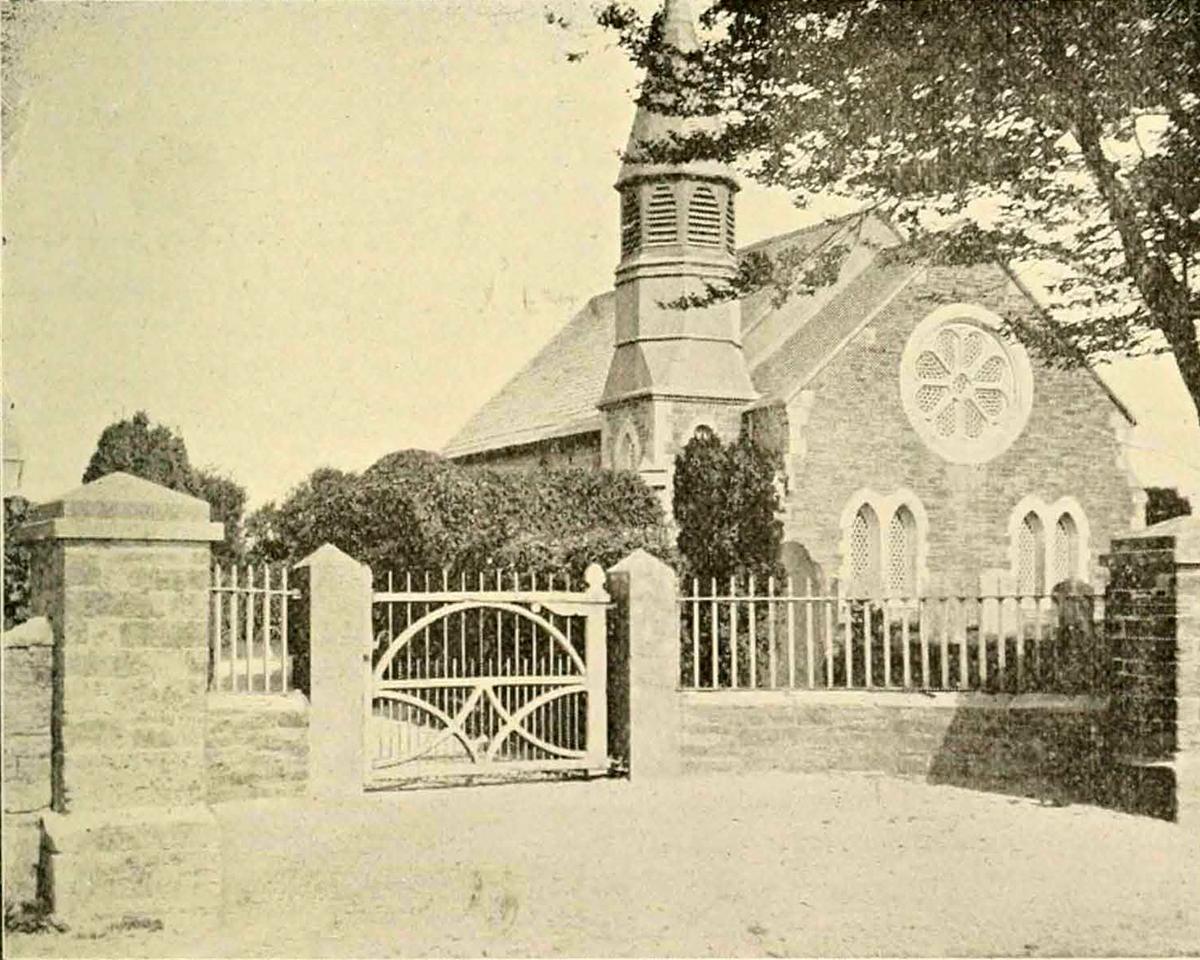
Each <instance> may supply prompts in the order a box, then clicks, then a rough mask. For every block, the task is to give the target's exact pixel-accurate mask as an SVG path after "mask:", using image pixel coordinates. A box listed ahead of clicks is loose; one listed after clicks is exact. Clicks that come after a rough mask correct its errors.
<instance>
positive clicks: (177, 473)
mask: <svg viewBox="0 0 1200 960" xmlns="http://www.w3.org/2000/svg"><path fill="white" fill-rule="evenodd" d="M118 471H121V472H124V473H129V474H132V475H133V476H135V477H141V478H142V479H144V480H150V481H152V482H154V483H158V484H162V486H164V487H167V488H169V489H171V490H179V491H180V492H182V493H188V494H191V495H192V496H194V497H199V498H200V499H201V500H205V501H207V502H208V504H209V506H210V507H211V508H212V513H211V516H212V518H213V520H216V521H218V522H219V523H222V524H224V525H225V539H224V541H222V542H221V543H219V544H216V545H215V546H214V547H213V552H214V554H215V555H216V556H217V557H218V558H220V559H222V560H229V559H232V558H234V557H236V556H237V555H238V554H239V553H240V551H241V530H242V513H243V511H244V510H245V508H246V490H245V488H244V487H242V486H241V485H240V484H238V483H237V481H235V480H233V479H231V478H230V477H227V476H224V475H222V474H221V473H220V472H218V471H217V470H215V469H212V468H205V469H197V468H194V467H193V466H192V464H191V461H190V460H189V459H188V452H187V445H186V444H185V443H184V441H183V437H181V436H179V435H178V434H177V433H175V432H174V431H173V430H171V428H170V427H167V426H164V425H162V424H152V423H151V422H150V415H149V414H148V413H146V411H145V410H139V411H138V412H137V413H135V414H134V415H133V416H132V417H130V418H129V419H127V420H118V421H117V422H116V423H113V424H109V426H107V427H105V428H104V430H103V431H102V432H101V434H100V439H99V440H98V441H97V443H96V450H95V452H94V453H93V454H92V458H91V460H89V461H88V465H87V469H85V470H84V472H83V482H84V483H91V482H92V481H93V480H99V479H100V478H101V477H104V476H107V475H108V474H110V473H116V472H118Z"/></svg>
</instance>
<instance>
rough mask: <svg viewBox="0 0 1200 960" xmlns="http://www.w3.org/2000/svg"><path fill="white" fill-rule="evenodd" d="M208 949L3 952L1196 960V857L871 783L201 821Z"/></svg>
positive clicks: (1082, 824) (414, 795) (369, 803)
mask: <svg viewBox="0 0 1200 960" xmlns="http://www.w3.org/2000/svg"><path fill="white" fill-rule="evenodd" d="M216 812H217V816H218V819H219V820H220V822H221V825H222V830H223V837H224V840H223V843H224V863H225V884H224V897H225V909H226V915H227V916H226V923H225V928H224V929H225V932H224V933H222V934H219V935H216V936H212V937H209V938H207V939H205V940H204V941H202V942H197V941H195V940H192V941H187V940H184V939H181V938H180V937H179V936H178V935H173V934H172V933H171V931H164V932H161V933H145V932H135V933H122V934H115V933H114V934H109V935H107V936H105V937H102V938H100V939H82V938H80V937H79V936H77V935H75V934H73V933H71V932H67V933H65V934H59V935H39V936H17V937H12V938H10V940H9V943H8V949H9V952H10V955H13V956H34V955H77V956H83V955H87V956H98V955H105V956H137V955H141V956H178V955H190V956H255V957H259V956H261V957H273V956H286V957H298V956H330V957H337V956H401V955H426V954H432V955H455V956H456V955H471V956H484V955H486V956H506V955H517V956H525V955H539V956H544V955H568V956H570V955H575V956H579V955H585V956H587V955H591V956H595V955H688V956H709V955H719V956H726V955H738V956H743V955H744V956H763V955H767V956H786V955H806V956H813V955H856V956H861V955H881V954H882V955H955V956H965V955H998V954H1003V955H1021V954H1029V955H1125V956H1137V955H1178V954H1197V953H1200V859H1198V856H1200V838H1196V837H1185V836H1184V834H1183V832H1182V831H1181V829H1180V828H1179V827H1177V826H1174V825H1172V824H1168V823H1164V822H1160V821H1155V820H1150V819H1146V818H1140V817H1133V816H1129V815H1125V814H1120V813H1115V812H1112V811H1107V810H1101V809H1097V808H1093V807H1085V806H1066V807H1051V806H1041V805H1039V804H1037V803H1036V802H1033V801H1028V800H1018V799H1014V798H1011V797H1005V796H999V795H994V794H984V793H976V792H971V791H966V790H961V789H957V788H953V787H942V786H929V785H926V784H922V783H916V782H907V781H900V780H894V779H886V778H881V777H869V776H840V777H839V776H829V775H822V776H816V775H813V776H796V775H776V776H761V775H760V776H753V777H751V776H743V777H734V776H728V777H706V778H693V779H683V780H678V781H664V782H661V783H645V782H643V783H638V784H634V783H630V782H627V781H597V782H592V783H550V784H546V783H542V784H522V785H510V786H493V787H476V788H471V789H462V788H459V789H443V790H424V791H405V792H396V793H386V794H375V795H371V796H367V797H364V798H362V799H361V800H353V801H350V802H348V803H345V804H343V805H341V806H339V807H338V809H337V810H336V811H330V810H329V809H328V808H323V807H319V806H317V805H316V804H313V803H309V802H307V801H300V800H295V801H270V802H268V801H254V802H248V803H231V804H224V805H221V806H218V807H217V808H216Z"/></svg>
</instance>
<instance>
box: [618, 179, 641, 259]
mask: <svg viewBox="0 0 1200 960" xmlns="http://www.w3.org/2000/svg"><path fill="white" fill-rule="evenodd" d="M641 245H642V202H641V197H640V196H639V195H638V191H637V188H636V187H634V188H633V189H629V190H626V191H625V192H624V193H623V194H622V195H621V256H622V257H628V256H629V255H630V254H631V253H636V252H637V249H638V247H640V246H641Z"/></svg>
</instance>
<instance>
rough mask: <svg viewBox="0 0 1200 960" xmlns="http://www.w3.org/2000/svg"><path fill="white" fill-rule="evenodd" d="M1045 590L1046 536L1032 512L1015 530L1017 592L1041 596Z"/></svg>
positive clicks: (1023, 518) (1038, 519) (1040, 520)
mask: <svg viewBox="0 0 1200 960" xmlns="http://www.w3.org/2000/svg"><path fill="white" fill-rule="evenodd" d="M1045 589H1046V536H1045V530H1044V529H1043V527H1042V518H1041V517H1039V516H1038V515H1037V514H1036V513H1034V512H1033V511H1032V510H1031V511H1029V513H1027V514H1025V516H1024V517H1022V518H1021V525H1020V527H1018V528H1017V592H1018V593H1022V594H1027V595H1031V596H1034V595H1041V594H1042V593H1044V592H1045Z"/></svg>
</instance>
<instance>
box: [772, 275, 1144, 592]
mask: <svg viewBox="0 0 1200 960" xmlns="http://www.w3.org/2000/svg"><path fill="white" fill-rule="evenodd" d="M955 302H963V303H970V304H976V305H978V306H981V307H983V308H985V309H987V310H990V311H993V312H994V313H996V314H998V315H999V316H1001V317H1020V316H1021V315H1023V314H1026V313H1028V312H1029V311H1030V310H1031V309H1032V305H1031V304H1030V302H1029V300H1028V298H1027V297H1026V296H1025V294H1024V293H1023V292H1021V290H1020V289H1019V288H1018V287H1017V286H1016V285H1015V284H1014V283H1013V282H1012V281H1011V280H1010V279H1009V278H1008V276H1007V275H1006V274H1005V273H1004V272H1003V271H1002V270H1001V269H1000V268H999V267H997V266H993V265H982V266H979V267H974V268H966V267H929V268H928V269H927V271H926V272H925V275H924V276H923V277H920V278H918V279H917V280H915V281H914V282H912V283H910V284H909V285H908V286H907V287H905V288H904V289H903V290H902V291H901V292H900V293H899V294H898V295H897V296H896V297H895V299H894V300H892V301H891V302H890V303H889V304H888V305H887V306H886V307H885V308H884V309H883V311H881V313H880V314H879V315H878V316H877V317H876V318H875V319H874V320H873V321H872V322H871V323H870V324H868V325H867V326H866V327H865V328H864V329H863V330H862V331H860V332H859V333H858V334H857V335H856V336H855V337H854V339H853V340H852V341H851V342H850V343H848V344H847V345H846V347H845V348H844V349H843V350H842V351H841V352H839V353H838V354H837V355H836V356H835V357H834V358H833V359H832V360H831V361H830V363H829V364H828V365H827V366H826V367H825V368H824V369H823V370H821V371H820V372H819V373H818V374H817V376H816V377H815V378H814V379H813V380H812V382H811V383H810V384H809V385H808V387H807V388H806V390H805V391H804V392H803V393H802V394H801V395H800V396H799V397H797V398H796V400H795V402H793V403H791V404H789V406H788V408H787V411H786V416H787V418H788V419H789V420H794V421H796V422H794V423H789V424H787V425H785V424H783V423H780V422H779V419H780V416H781V414H782V411H781V410H780V409H779V408H778V407H775V408H772V409H771V410H770V411H769V412H764V413H758V414H755V415H754V416H752V420H753V421H754V426H755V428H756V431H757V432H758V433H759V434H760V435H761V436H762V437H763V438H764V440H766V439H768V438H773V440H774V443H775V444H776V445H777V446H781V447H782V449H781V452H782V453H783V454H784V455H785V456H787V457H788V458H789V462H790V465H791V476H790V491H791V492H790V497H789V501H788V513H787V517H786V538H787V539H789V540H796V541H798V542H800V543H803V544H804V545H805V546H806V547H807V548H808V549H809V551H810V552H811V553H812V555H813V557H814V559H815V560H816V561H817V562H818V563H820V564H821V565H822V567H823V568H824V569H825V570H826V571H827V572H829V573H830V574H831V575H833V576H836V575H837V572H838V569H839V567H840V564H841V559H842V558H841V557H840V542H841V537H842V531H841V529H840V525H839V521H840V517H841V514H842V511H843V510H844V509H845V508H846V506H847V503H848V501H849V499H850V497H851V495H852V494H854V493H855V492H856V491H859V490H861V489H863V488H867V487H869V488H871V489H872V490H874V491H875V492H876V493H877V494H879V495H881V496H887V495H891V494H893V493H894V492H896V491H897V490H899V489H901V488H908V489H910V490H911V491H912V492H913V493H915V494H916V496H917V497H918V498H919V500H920V502H921V503H922V504H923V506H924V509H925V512H926V514H927V515H928V521H929V530H928V570H929V574H930V582H929V584H928V589H930V590H932V591H934V592H941V591H943V590H950V591H953V590H957V589H960V588H961V589H968V590H974V589H977V588H978V586H979V579H978V578H979V573H980V572H981V571H982V570H984V569H989V568H1003V569H1005V570H1007V569H1009V566H1010V560H1009V552H1008V551H1009V534H1008V522H1009V517H1010V515H1011V513H1012V511H1013V508H1014V507H1015V506H1016V505H1017V502H1018V501H1019V500H1021V498H1022V497H1024V496H1026V495H1036V496H1038V497H1040V498H1042V499H1043V500H1044V501H1045V502H1046V503H1047V504H1049V503H1053V502H1054V501H1056V500H1057V499H1058V498H1060V497H1062V496H1073V497H1075V498H1076V499H1077V500H1078V501H1079V503H1080V505H1081V506H1082V509H1083V511H1084V513H1085V514H1086V517H1087V520H1088V523H1089V526H1090V537H1089V553H1090V557H1089V564H1088V566H1089V568H1090V572H1091V575H1092V582H1096V579H1095V577H1098V576H1099V575H1100V573H1101V571H1100V569H1099V565H1098V558H1099V556H1100V554H1101V553H1103V552H1104V551H1105V550H1106V549H1107V545H1108V542H1109V538H1110V537H1111V536H1113V535H1114V534H1119V533H1122V532H1126V531H1128V530H1130V529H1131V527H1133V526H1135V525H1137V524H1139V523H1140V520H1141V516H1140V510H1141V506H1140V503H1141V501H1140V499H1139V497H1140V490H1138V489H1136V488H1135V487H1134V486H1131V484H1132V478H1131V475H1130V474H1129V472H1128V471H1127V469H1126V464H1125V462H1124V459H1123V454H1122V446H1121V440H1122V436H1121V435H1122V433H1123V432H1124V431H1126V430H1127V429H1128V428H1129V424H1128V421H1127V420H1126V419H1125V418H1124V417H1123V415H1122V414H1121V413H1120V412H1119V410H1118V407H1117V406H1116V405H1115V404H1114V403H1113V401H1112V400H1111V399H1110V398H1109V396H1108V395H1107V393H1106V392H1105V390H1104V388H1103V387H1102V386H1101V385H1100V383H1099V382H1098V381H1097V380H1096V379H1095V378H1094V377H1092V376H1091V374H1090V373H1088V372H1087V371H1081V370H1075V371H1060V370H1054V369H1051V368H1049V367H1047V366H1044V365H1042V364H1039V363H1038V362H1037V361H1036V359H1035V358H1031V360H1032V361H1033V377H1034V387H1033V391H1034V393H1033V408H1032V412H1031V414H1030V417H1029V421H1028V423H1027V424H1026V426H1025V429H1024V430H1023V432H1022V433H1021V434H1020V436H1018V437H1017V439H1016V440H1015V441H1014V442H1013V444H1012V445H1011V446H1010V447H1009V448H1008V449H1007V450H1006V451H1004V452H1003V453H1001V454H1000V455H999V456H997V457H995V459H993V460H991V461H989V462H987V463H983V464H956V463H951V462H948V461H947V460H945V459H943V458H942V457H941V456H939V455H938V454H936V453H934V452H932V451H931V450H930V449H929V448H928V447H926V446H925V444H924V442H923V441H922V440H921V439H920V437H918V435H917V434H916V432H915V431H914V429H913V427H912V425H911V424H910V422H909V420H908V417H907V415H906V414H905V411H904V407H903V403H902V401H901V396H900V390H899V369H900V359H901V356H902V355H903V352H904V347H905V344H906V342H907V339H908V337H909V335H910V333H911V332H912V330H913V329H914V328H915V327H916V325H917V323H918V322H919V321H920V320H921V319H922V318H924V317H925V316H927V315H928V314H929V313H930V312H931V311H933V310H934V309H935V308H936V307H937V306H939V305H940V304H944V303H955ZM801 420H803V421H804V422H803V423H801V422H800V421H801ZM794 438H799V440H800V441H802V442H800V443H795V442H792V440H793V439H794ZM881 522H883V523H886V522H887V521H886V518H884V519H883V520H882V521H881ZM1050 532H1052V531H1050Z"/></svg>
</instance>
